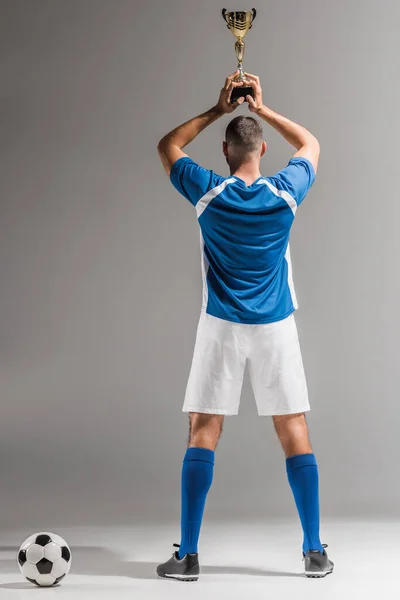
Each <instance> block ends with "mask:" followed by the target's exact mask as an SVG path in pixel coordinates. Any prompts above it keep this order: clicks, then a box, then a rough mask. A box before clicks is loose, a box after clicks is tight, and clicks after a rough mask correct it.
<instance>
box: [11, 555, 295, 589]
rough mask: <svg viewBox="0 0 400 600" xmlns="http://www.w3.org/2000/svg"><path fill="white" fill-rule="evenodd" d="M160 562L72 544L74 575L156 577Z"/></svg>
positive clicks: (253, 571)
mask: <svg viewBox="0 0 400 600" xmlns="http://www.w3.org/2000/svg"><path fill="white" fill-rule="evenodd" d="M0 552H2V553H9V554H15V557H16V555H17V549H16V548H14V547H12V546H0ZM156 567H157V563H153V562H141V561H129V562H128V561H126V560H124V559H123V558H122V557H121V556H119V555H118V554H116V553H114V552H112V551H111V550H108V549H107V548H98V547H82V546H79V547H76V548H74V547H72V568H71V573H73V574H74V575H93V576H96V575H98V576H103V577H106V576H116V577H130V578H132V579H157V575H156ZM14 571H15V573H18V572H19V570H18V566H17V562H16V558H15V559H3V560H1V562H0V576H1V573H7V574H8V575H9V574H10V573H12V572H14ZM201 573H202V574H203V575H243V576H245V577H303V575H302V574H301V573H290V572H287V571H277V570H269V569H259V568H253V567H248V566H229V565H226V566H214V565H213V566H207V565H205V566H202V567H201ZM31 587H32V586H31V585H30V584H29V583H28V582H26V583H25V582H21V583H19V582H15V583H4V584H2V583H0V589H27V588H29V589H31Z"/></svg>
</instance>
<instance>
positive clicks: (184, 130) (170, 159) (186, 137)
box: [157, 71, 244, 175]
mask: <svg viewBox="0 0 400 600" xmlns="http://www.w3.org/2000/svg"><path fill="white" fill-rule="evenodd" d="M237 73H238V71H235V73H232V75H230V76H229V77H227V78H226V81H225V85H224V87H223V88H222V90H221V92H220V96H219V100H218V102H217V104H216V105H215V106H213V107H212V108H210V110H208V111H207V112H205V113H202V114H201V115H199V116H197V117H194V118H193V119H191V120H190V121H186V123H183V124H182V125H179V127H176V128H175V129H173V130H172V131H171V132H170V133H167V135H165V136H164V137H163V138H162V139H161V140H160V141H159V143H158V146H157V149H158V153H159V155H160V158H161V162H162V164H163V167H164V169H165V171H166V173H167V175H169V174H170V171H171V167H172V165H173V164H174V163H175V162H176V161H177V160H178V159H179V158H182V156H187V154H185V153H184V152H182V148H184V147H185V146H187V145H188V144H189V143H190V142H191V141H193V140H194V138H195V137H197V136H198V135H199V133H201V132H202V131H203V129H205V128H206V127H208V126H209V125H211V123H214V121H216V120H217V119H218V118H219V117H222V115H224V114H227V113H231V112H233V111H234V110H235V109H236V108H237V107H238V106H239V105H240V104H243V102H244V98H239V100H238V101H237V102H235V103H234V104H230V103H229V101H230V97H231V94H232V90H233V88H234V87H238V86H240V85H242V83H236V82H234V81H233V78H234V77H235V76H236V75H237Z"/></svg>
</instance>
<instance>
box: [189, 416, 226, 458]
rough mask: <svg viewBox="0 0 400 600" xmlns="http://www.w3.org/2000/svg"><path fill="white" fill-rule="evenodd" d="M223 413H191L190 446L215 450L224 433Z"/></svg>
mask: <svg viewBox="0 0 400 600" xmlns="http://www.w3.org/2000/svg"><path fill="white" fill-rule="evenodd" d="M223 423H224V417H223V415H209V414H203V413H190V414H189V445H188V447H189V448H207V449H209V450H215V448H216V447H217V444H218V440H219V438H220V437H221V434H222V427H223Z"/></svg>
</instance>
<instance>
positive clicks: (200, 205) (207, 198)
mask: <svg viewBox="0 0 400 600" xmlns="http://www.w3.org/2000/svg"><path fill="white" fill-rule="evenodd" d="M235 181H236V179H235V178H234V177H230V178H229V179H225V181H223V182H222V183H221V184H220V185H217V187H215V188H213V189H212V190H210V191H209V192H207V193H206V194H204V196H203V197H202V198H200V200H199V201H198V202H197V204H196V212H197V218H199V217H200V216H201V215H202V213H203V212H204V211H205V210H206V208H207V206H208V205H209V204H210V202H211V200H213V199H214V198H215V197H216V196H219V194H221V192H223V191H224V189H225V188H226V186H227V185H229V184H230V183H234V182H235Z"/></svg>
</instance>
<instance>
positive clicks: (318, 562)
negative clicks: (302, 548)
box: [303, 544, 333, 577]
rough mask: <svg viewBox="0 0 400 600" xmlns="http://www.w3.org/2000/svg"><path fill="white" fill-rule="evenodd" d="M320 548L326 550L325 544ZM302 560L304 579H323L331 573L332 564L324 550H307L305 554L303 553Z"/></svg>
mask: <svg viewBox="0 0 400 600" xmlns="http://www.w3.org/2000/svg"><path fill="white" fill-rule="evenodd" d="M322 547H323V548H327V544H322ZM303 560H304V563H305V575H306V577H325V576H326V575H329V573H332V571H333V562H332V561H331V560H329V558H328V555H327V553H326V552H325V550H324V551H323V552H321V551H320V550H309V551H308V552H307V553H306V554H304V552H303Z"/></svg>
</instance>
